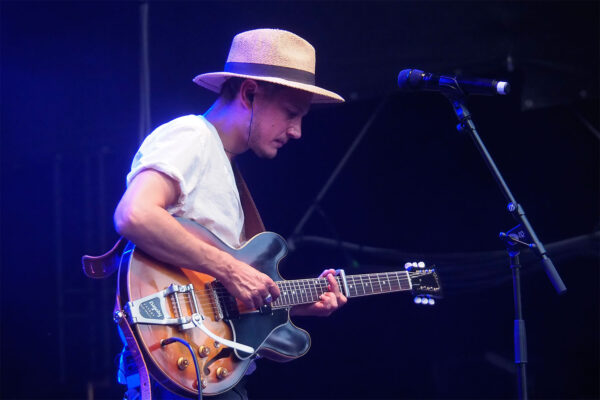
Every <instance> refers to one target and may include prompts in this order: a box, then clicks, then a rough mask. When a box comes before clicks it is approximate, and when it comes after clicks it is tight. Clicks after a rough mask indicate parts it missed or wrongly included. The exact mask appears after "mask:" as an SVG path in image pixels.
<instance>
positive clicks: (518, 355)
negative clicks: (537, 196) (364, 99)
mask: <svg viewBox="0 0 600 400" xmlns="http://www.w3.org/2000/svg"><path fill="white" fill-rule="evenodd" d="M407 71H408V72H407ZM411 71H416V74H415V75H414V77H411V75H412V74H413V73H414V72H413V73H411ZM434 77H435V76H434V75H431V74H424V73H423V72H422V71H419V70H410V69H409V70H404V71H402V72H400V74H399V76H398V84H399V86H400V88H401V89H405V87H406V86H407V85H408V86H409V87H411V88H412V87H419V85H421V86H422V85H425V87H427V88H431V87H435V88H436V89H435V90H437V91H439V92H441V93H442V94H443V95H444V96H446V98H447V99H448V100H449V101H450V104H452V108H453V110H454V113H455V114H456V117H457V118H458V125H457V129H458V131H459V132H466V133H468V134H469V135H470V136H471V139H473V142H474V143H475V146H476V147H477V149H478V150H479V153H480V154H481V155H482V157H483V159H484V161H485V163H486V165H487V166H488V168H489V169H490V171H491V172H492V175H493V176H494V179H495V180H496V182H497V183H498V186H500V190H501V191H502V194H503V195H504V197H505V198H506V200H507V201H508V206H507V209H508V211H509V212H510V213H511V215H512V216H513V218H515V219H516V220H517V221H518V222H519V225H517V226H516V227H515V228H513V229H511V230H510V231H509V232H508V233H507V234H505V233H501V234H500V236H501V238H502V239H503V240H505V242H506V244H507V247H508V248H507V251H508V255H509V258H510V267H511V270H512V275H513V298H514V308H515V321H514V327H513V328H514V337H515V339H514V343H515V363H516V364H517V370H518V376H517V385H518V392H519V399H521V400H525V399H527V397H528V395H527V369H526V364H527V342H526V334H525V320H524V319H523V313H522V299H521V280H520V267H521V266H520V264H519V252H520V248H524V247H526V248H530V249H532V250H533V251H534V252H535V253H536V254H537V256H538V257H539V259H540V260H541V263H542V265H543V267H544V269H545V270H546V274H547V275H548V278H549V279H550V281H551V282H552V285H553V286H554V288H555V290H556V291H557V292H558V293H559V294H562V293H565V292H566V291H567V288H566V287H565V284H564V283H563V281H562V279H561V278H560V276H559V275H558V272H557V271H556V268H555V267H554V264H553V263H552V260H550V257H548V255H547V253H546V249H545V248H544V245H543V244H542V242H541V241H540V240H539V239H538V237H537V235H536V234H535V231H534V230H533V227H532V226H531V224H530V223H529V220H528V219H527V216H526V215H525V210H524V209H523V207H522V206H521V205H520V204H519V203H518V202H517V200H516V199H515V197H514V196H513V194H512V193H511V191H510V189H509V188H508V185H507V184H506V182H505V181H504V178H503V177H502V175H501V174H500V171H499V170H498V167H497V166H496V164H495V163H494V160H493V159H492V156H491V155H490V153H489V152H488V151H487V148H486V147H485V145H484V143H483V141H482V140H481V138H480V137H479V135H478V133H477V129H476V128H475V123H474V122H473V118H472V116H471V113H470V112H469V110H468V109H467V106H466V96H467V95H468V94H469V93H468V91H466V90H464V89H463V88H462V86H461V83H462V82H461V81H458V80H457V79H456V78H451V77H440V78H439V79H438V84H436V83H435V82H436V79H435V78H434ZM442 78H443V79H442ZM430 82H431V83H430ZM480 82H484V81H480ZM487 82H488V83H487V84H485V85H488V87H493V86H494V85H493V84H491V83H489V82H494V81H491V80H489V81H487ZM485 85H484V86H485ZM475 87H477V85H475ZM503 87H504V88H507V87H509V86H508V84H506V85H503ZM468 88H473V86H469V87H466V88H465V89H468ZM424 89H425V88H424ZM425 90H427V89H425ZM490 90H491V89H490ZM495 90H498V87H497V85H496V88H495ZM529 241H531V243H528V242H529Z"/></svg>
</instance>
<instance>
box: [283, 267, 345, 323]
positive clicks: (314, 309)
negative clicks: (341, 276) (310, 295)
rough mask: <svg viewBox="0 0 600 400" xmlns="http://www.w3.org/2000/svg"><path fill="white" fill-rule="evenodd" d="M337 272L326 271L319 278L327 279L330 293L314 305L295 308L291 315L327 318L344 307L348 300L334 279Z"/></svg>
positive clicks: (322, 296) (326, 293)
mask: <svg viewBox="0 0 600 400" xmlns="http://www.w3.org/2000/svg"><path fill="white" fill-rule="evenodd" d="M334 275H335V270H333V269H326V270H325V271H323V273H322V274H321V275H319V278H326V279H327V281H328V282H329V286H328V289H329V291H328V292H325V293H323V294H322V295H321V296H320V297H319V301H317V302H316V303H313V304H304V305H301V306H294V307H292V309H291V310H290V314H291V315H312V316H317V317H327V316H329V315H331V314H332V313H333V312H334V311H335V310H337V309H339V308H340V307H342V306H343V305H344V304H346V302H347V301H348V299H347V298H346V296H344V295H343V293H342V292H341V290H340V286H339V285H338V283H337V281H336V279H335V278H334Z"/></svg>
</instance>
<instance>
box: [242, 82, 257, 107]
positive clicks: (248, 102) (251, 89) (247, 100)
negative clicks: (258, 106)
mask: <svg viewBox="0 0 600 400" xmlns="http://www.w3.org/2000/svg"><path fill="white" fill-rule="evenodd" d="M257 90H258V83H257V82H256V81H255V80H253V79H246V80H244V82H242V85H241V86H240V100H241V101H242V104H244V105H245V106H246V107H247V108H252V102H253V101H254V95H255V94H256V91H257Z"/></svg>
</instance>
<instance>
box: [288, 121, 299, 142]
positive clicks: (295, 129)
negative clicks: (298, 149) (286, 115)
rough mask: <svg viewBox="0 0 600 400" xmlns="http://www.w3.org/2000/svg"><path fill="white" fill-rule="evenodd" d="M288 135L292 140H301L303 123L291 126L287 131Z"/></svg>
mask: <svg viewBox="0 0 600 400" xmlns="http://www.w3.org/2000/svg"><path fill="white" fill-rule="evenodd" d="M287 135H288V136H289V137H290V138H292V139H300V137H302V123H301V122H298V123H297V124H293V125H291V126H290V127H289V128H288V130H287Z"/></svg>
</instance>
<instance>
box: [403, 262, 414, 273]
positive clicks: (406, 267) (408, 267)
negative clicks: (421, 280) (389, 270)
mask: <svg viewBox="0 0 600 400" xmlns="http://www.w3.org/2000/svg"><path fill="white" fill-rule="evenodd" d="M411 268H412V263H409V262H407V263H405V264H404V269H406V270H408V271H410V270H411Z"/></svg>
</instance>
